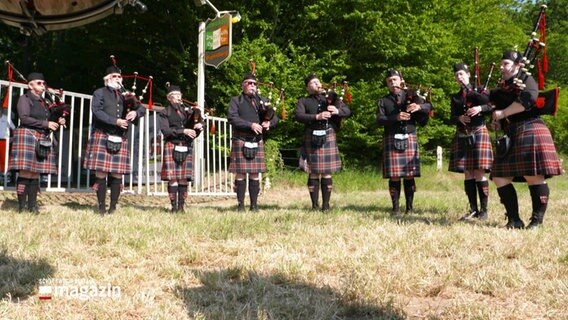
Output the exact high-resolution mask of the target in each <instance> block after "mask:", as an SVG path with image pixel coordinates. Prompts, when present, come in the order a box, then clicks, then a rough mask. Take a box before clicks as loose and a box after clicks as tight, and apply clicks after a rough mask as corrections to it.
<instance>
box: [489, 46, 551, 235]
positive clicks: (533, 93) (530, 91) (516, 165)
mask: <svg viewBox="0 0 568 320" xmlns="http://www.w3.org/2000/svg"><path fill="white" fill-rule="evenodd" d="M521 60H522V56H521V54H520V53H519V52H517V51H505V52H504V53H503V56H502V57H501V79H502V82H500V83H499V86H498V88H496V89H494V90H492V91H491V94H490V100H491V102H492V103H493V104H494V105H495V111H493V115H492V117H493V120H494V121H499V124H500V127H501V128H502V129H503V131H504V132H505V133H506V135H507V136H508V137H509V138H510V147H509V149H508V151H505V150H506V149H501V148H499V147H497V149H496V150H497V152H496V155H495V160H494V162H493V168H492V170H491V179H492V180H493V182H494V183H495V185H496V186H497V192H498V193H499V198H500V199H501V203H502V204H503V205H504V207H505V210H506V211H507V212H506V215H507V224H506V226H505V227H506V228H509V229H522V228H524V226H525V224H524V223H523V221H522V220H521V218H520V216H519V204H518V200H517V192H516V190H515V187H514V186H513V184H512V182H513V181H526V182H527V184H528V186H529V190H530V195H531V201H532V216H531V218H530V223H529V225H528V226H527V228H529V229H533V228H536V227H538V226H539V225H541V224H542V222H543V218H544V213H545V212H546V208H547V204H548V198H549V194H550V190H549V188H548V184H546V180H545V179H546V178H550V177H552V176H555V175H560V174H562V167H561V165H560V160H559V159H558V155H557V153H556V148H555V146H554V142H553V141H552V136H551V134H550V131H549V130H548V127H547V126H546V124H545V123H544V121H542V119H541V118H540V115H539V110H538V108H537V107H536V100H537V97H538V86H537V84H536V81H535V80H534V78H533V77H532V76H531V75H529V74H526V73H525V72H524V71H522V70H521V67H522V64H521ZM515 81H521V82H522V83H523V84H524V85H523V86H518V85H517V84H515V83H514V82H515ZM500 150H503V151H504V152H500Z"/></svg>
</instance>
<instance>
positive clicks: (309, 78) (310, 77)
mask: <svg viewBox="0 0 568 320" xmlns="http://www.w3.org/2000/svg"><path fill="white" fill-rule="evenodd" d="M317 77H318V76H317V75H315V74H313V73H312V74H310V75H308V76H307V77H306V78H305V79H304V84H305V85H306V87H307V86H308V83H310V81H312V80H314V79H317Z"/></svg>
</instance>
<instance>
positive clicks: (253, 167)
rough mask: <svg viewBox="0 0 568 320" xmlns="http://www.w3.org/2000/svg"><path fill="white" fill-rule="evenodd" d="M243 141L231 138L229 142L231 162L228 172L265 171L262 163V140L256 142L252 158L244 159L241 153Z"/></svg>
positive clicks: (264, 165)
mask: <svg viewBox="0 0 568 320" xmlns="http://www.w3.org/2000/svg"><path fill="white" fill-rule="evenodd" d="M244 145H245V142H244V141H243V140H242V139H238V138H233V141H232V142H231V162H230V164H229V172H231V173H261V172H266V164H265V163H264V141H262V140H261V141H259V142H258V151H257V152H256V156H255V157H254V159H250V160H248V159H246V158H245V156H244V155H243V147H244Z"/></svg>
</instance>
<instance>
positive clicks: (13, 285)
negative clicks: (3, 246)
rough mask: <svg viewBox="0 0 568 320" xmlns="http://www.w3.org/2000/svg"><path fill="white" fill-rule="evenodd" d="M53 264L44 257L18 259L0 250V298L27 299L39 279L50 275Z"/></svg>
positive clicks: (53, 270)
mask: <svg viewBox="0 0 568 320" xmlns="http://www.w3.org/2000/svg"><path fill="white" fill-rule="evenodd" d="M54 272H55V269H54V267H53V266H51V265H50V264H49V263H47V262H46V261H45V260H44V259H39V260H20V259H15V258H13V257H10V256H9V255H8V254H6V251H4V250H1V251H0V298H2V299H4V298H7V297H10V298H11V299H12V301H17V300H23V299H27V298H28V297H29V296H31V295H33V292H34V290H35V288H36V287H37V286H38V285H39V282H40V280H41V279H45V278H49V277H51V276H52V275H53V274H54Z"/></svg>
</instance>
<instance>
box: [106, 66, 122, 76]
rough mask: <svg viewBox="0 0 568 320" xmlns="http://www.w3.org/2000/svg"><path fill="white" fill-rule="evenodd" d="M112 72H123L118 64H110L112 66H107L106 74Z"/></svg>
mask: <svg viewBox="0 0 568 320" xmlns="http://www.w3.org/2000/svg"><path fill="white" fill-rule="evenodd" d="M111 73H122V71H121V70H120V68H119V67H117V66H110V67H108V68H106V73H105V75H107V76H108V75H109V74H111Z"/></svg>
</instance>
